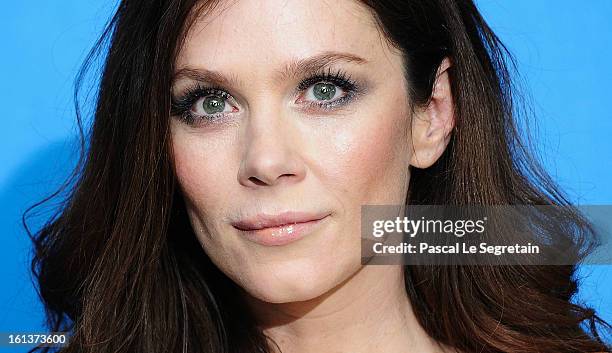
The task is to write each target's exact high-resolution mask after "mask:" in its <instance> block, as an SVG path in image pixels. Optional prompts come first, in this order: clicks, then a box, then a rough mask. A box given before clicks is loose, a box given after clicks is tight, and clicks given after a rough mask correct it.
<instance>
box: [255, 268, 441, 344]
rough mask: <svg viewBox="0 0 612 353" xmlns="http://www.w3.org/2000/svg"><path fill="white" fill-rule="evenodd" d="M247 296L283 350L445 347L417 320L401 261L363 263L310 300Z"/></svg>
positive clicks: (256, 314) (260, 323) (258, 318)
mask: <svg viewBox="0 0 612 353" xmlns="http://www.w3.org/2000/svg"><path fill="white" fill-rule="evenodd" d="M247 301H248V302H249V304H250V306H251V307H252V309H253V311H254V313H255V316H256V318H257V320H258V322H259V325H260V326H261V327H262V328H263V331H264V333H265V334H266V335H267V336H268V337H270V338H271V339H272V340H273V341H274V342H276V344H278V346H279V347H280V348H281V349H282V352H283V353H310V352H317V353H318V352H351V353H361V352H377V351H378V352H405V353H410V352H419V353H426V352H442V349H441V347H440V346H439V345H438V344H437V343H436V342H435V341H434V340H433V339H431V338H430V337H429V336H428V335H427V334H426V332H425V331H424V330H423V328H422V327H421V326H420V325H419V324H418V322H417V319H416V316H415V315H414V312H413V311H412V307H411V305H410V301H409V299H408V297H407V295H406V290H405V288H404V278H403V267H402V266H364V267H362V268H361V269H360V270H359V271H358V272H357V273H356V274H354V275H353V276H352V277H351V278H349V279H348V280H346V281H345V282H343V283H341V284H340V285H339V286H337V287H336V288H334V289H333V290H331V291H329V292H328V293H326V294H324V295H322V296H320V297H317V298H314V299H311V300H308V301H303V302H291V303H280V304H278V303H267V302H263V301H260V300H258V299H256V298H253V297H250V296H249V297H248V298H247Z"/></svg>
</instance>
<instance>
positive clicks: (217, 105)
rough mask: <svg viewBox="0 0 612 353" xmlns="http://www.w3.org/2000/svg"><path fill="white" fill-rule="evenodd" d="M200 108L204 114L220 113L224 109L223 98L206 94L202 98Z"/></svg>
mask: <svg viewBox="0 0 612 353" xmlns="http://www.w3.org/2000/svg"><path fill="white" fill-rule="evenodd" d="M201 108H202V109H203V110H204V112H205V113H206V114H216V113H221V112H223V111H224V110H225V99H224V98H222V97H219V96H216V95H210V96H206V97H204V98H203V99H202V103H201Z"/></svg>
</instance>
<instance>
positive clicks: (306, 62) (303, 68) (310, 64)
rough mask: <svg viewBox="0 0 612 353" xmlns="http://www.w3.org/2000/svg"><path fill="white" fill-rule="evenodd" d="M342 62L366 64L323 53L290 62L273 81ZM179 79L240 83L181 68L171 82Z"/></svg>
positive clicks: (351, 56) (344, 55) (352, 57)
mask: <svg viewBox="0 0 612 353" xmlns="http://www.w3.org/2000/svg"><path fill="white" fill-rule="evenodd" d="M342 61H343V62H349V63H356V64H359V65H363V64H367V63H368V61H367V60H366V59H364V58H362V57H360V56H358V55H355V54H351V53H346V52H337V51H325V52H322V53H320V54H317V55H314V56H312V57H309V58H304V59H298V60H293V61H290V62H289V63H287V64H285V65H284V66H283V67H282V68H281V69H278V70H276V71H275V72H274V80H275V81H276V82H283V81H285V80H288V79H290V78H295V77H300V76H302V75H305V74H308V73H313V72H317V71H319V70H322V69H324V68H326V67H329V66H331V65H333V64H335V63H338V62H342ZM181 78H189V79H192V80H195V81H201V82H207V83H210V84H214V85H219V86H224V87H236V86H240V85H241V83H242V82H241V80H240V79H238V77H237V76H236V75H234V74H231V75H229V76H225V75H224V74H222V73H220V72H217V71H212V70H207V69H204V68H190V67H185V68H182V69H180V70H178V71H177V72H176V73H175V74H174V78H173V82H176V81H177V80H179V79H181Z"/></svg>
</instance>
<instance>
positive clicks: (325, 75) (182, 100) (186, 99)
mask: <svg viewBox="0 0 612 353" xmlns="http://www.w3.org/2000/svg"><path fill="white" fill-rule="evenodd" d="M318 82H329V83H332V84H334V85H335V86H338V87H340V88H341V89H342V90H343V91H344V96H342V97H340V98H337V99H336V100H333V101H321V102H314V101H308V102H307V109H310V108H313V107H314V108H316V109H323V110H326V111H329V110H332V109H334V108H336V107H339V106H342V105H345V104H347V103H348V102H350V101H351V100H352V99H353V98H354V97H355V96H356V95H357V94H358V93H359V92H360V91H361V88H360V87H359V86H358V84H357V82H355V81H354V80H352V79H351V77H350V75H348V74H347V73H346V72H345V71H342V70H336V71H335V72H332V70H331V69H330V68H328V69H327V71H325V70H322V71H320V72H315V73H314V74H312V75H311V76H309V77H307V78H305V79H304V80H302V81H301V82H300V83H299V84H298V86H297V89H296V90H297V91H298V92H303V91H305V90H307V89H308V88H310V86H312V85H314V84H315V83H318ZM210 95H217V96H219V97H221V98H223V99H224V100H230V99H232V98H233V97H232V95H231V94H229V93H227V92H226V91H225V90H224V89H223V88H221V87H218V86H204V85H202V84H201V83H199V82H198V83H195V84H194V85H193V86H191V87H189V88H187V89H186V91H185V93H184V94H182V95H181V96H180V97H172V103H171V112H170V113H171V115H172V116H177V117H179V118H180V119H181V120H182V121H183V122H185V123H186V124H188V125H194V124H195V123H196V122H198V121H203V122H214V121H215V120H218V119H220V118H223V117H224V116H225V115H226V114H228V113H216V114H211V115H206V116H198V115H195V114H194V113H193V112H192V111H191V108H192V107H193V105H194V104H195V103H196V102H197V101H198V100H199V99H200V98H202V97H206V96H210Z"/></svg>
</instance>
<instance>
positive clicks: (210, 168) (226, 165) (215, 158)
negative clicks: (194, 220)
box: [172, 128, 236, 216]
mask: <svg viewBox="0 0 612 353" xmlns="http://www.w3.org/2000/svg"><path fill="white" fill-rule="evenodd" d="M176 130H178V131H176V132H173V134H172V140H173V143H172V153H173V157H174V165H175V171H176V177H177V179H178V182H179V185H180V187H181V189H182V191H183V195H184V196H185V198H186V201H188V202H190V203H191V204H193V205H196V206H197V208H198V209H199V210H200V211H201V212H206V213H210V214H206V215H207V216H212V213H214V212H215V210H216V208H218V207H220V206H222V205H223V200H218V199H217V198H219V197H221V195H225V199H226V200H227V195H228V193H229V192H231V182H232V181H233V182H234V183H235V182H236V181H235V178H234V179H232V178H229V177H228V175H235V174H231V173H232V172H233V171H232V170H231V169H232V163H231V162H230V161H229V160H228V158H230V157H229V156H230V154H231V151H227V146H225V147H222V146H224V145H222V144H219V143H211V142H214V141H215V140H214V139H209V138H207V137H206V136H200V135H198V134H191V133H185V132H184V131H182V130H181V129H180V128H177V129H176ZM220 190H224V192H219V191H220ZM226 202H227V201H226Z"/></svg>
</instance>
